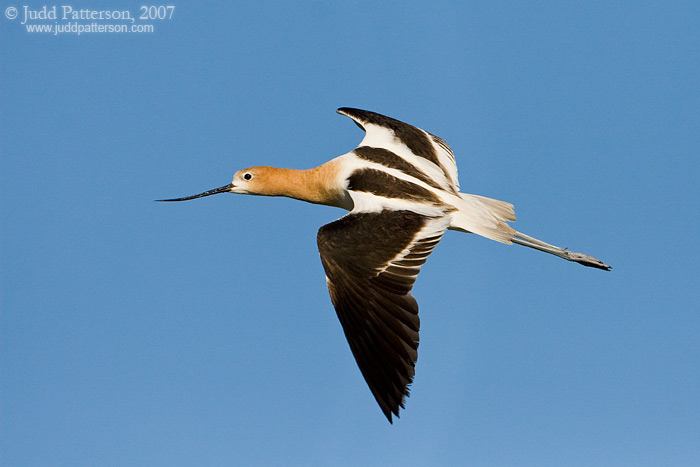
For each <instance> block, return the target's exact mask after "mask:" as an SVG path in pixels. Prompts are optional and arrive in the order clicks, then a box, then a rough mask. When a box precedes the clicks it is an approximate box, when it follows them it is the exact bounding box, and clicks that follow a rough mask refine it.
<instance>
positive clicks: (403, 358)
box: [159, 108, 610, 422]
mask: <svg viewBox="0 0 700 467" xmlns="http://www.w3.org/2000/svg"><path fill="white" fill-rule="evenodd" d="M338 113H340V114H342V115H346V116H348V117H350V118H352V119H353V120H354V121H355V123H356V124H357V125H358V126H359V127H360V128H362V129H363V130H364V131H365V133H366V134H365V137H364V139H363V140H362V142H361V143H360V145H359V146H358V147H357V149H355V150H354V151H351V152H349V153H347V154H345V155H342V156H340V157H337V158H335V159H333V160H331V161H329V162H326V163H325V164H323V165H321V166H319V167H316V168H314V169H308V170H293V169H278V168H275V167H251V168H248V169H244V170H239V171H238V172H236V173H235V175H234V176H233V182H231V183H230V184H228V185H226V186H222V187H220V188H216V189H214V190H210V191H206V192H204V193H200V194H198V195H194V196H188V197H186V198H175V199H166V200H159V201H185V200H188V199H195V198H201V197H203V196H209V195H215V194H217V193H240V194H247V195H263V196H287V197H289V198H295V199H299V200H302V201H308V202H310V203H316V204H325V205H329V206H336V207H340V208H343V209H347V210H348V211H350V213H349V214H346V215H345V216H343V217H341V218H340V219H338V220H336V221H334V222H331V223H330V224H328V225H324V226H323V227H321V228H320V229H319V231H318V249H319V251H320V253H321V262H322V263H323V268H324V269H325V272H326V282H327V284H328V289H329V291H330V296H331V301H332V302H333V306H334V307H335V310H336V312H337V314H338V318H339V319H340V323H341V325H342V326H343V331H344V332H345V337H346V338H347V340H348V343H349V344H350V349H351V350H352V353H353V355H354V356H355V360H356V361H357V365H358V366H359V367H360V371H361V372H362V375H363V376H364V378H365V381H366V382H367V384H368V385H369V388H370V390H371V391H372V394H373V395H374V397H375V399H376V400H377V402H378V403H379V406H380V407H381V409H382V411H383V412H384V415H386V417H387V418H388V419H389V422H392V418H391V415H392V413H393V414H394V415H396V416H398V415H399V407H401V408H403V407H404V399H405V397H406V396H408V392H409V391H408V386H409V385H410V384H411V382H412V381H413V375H414V374H415V363H416V360H417V358H418V329H419V327H420V320H419V319H418V304H417V303H416V300H415V299H414V298H413V296H412V295H411V293H410V291H411V288H412V287H413V283H414V282H415V280H416V276H417V275H418V273H419V271H420V267H421V265H422V264H423V263H425V260H426V259H427V258H428V255H429V254H430V253H431V252H432V251H433V248H435V246H436V245H437V244H438V242H439V241H440V239H441V238H442V236H443V235H444V233H445V231H446V230H458V231H461V232H467V233H475V234H478V235H481V236H484V237H487V238H490V239H492V240H496V241H499V242H502V243H507V244H510V243H517V244H519V245H524V246H527V247H530V248H534V249H537V250H540V251H544V252H546V253H550V254H553V255H556V256H558V257H560V258H564V259H566V260H569V261H575V262H577V263H580V264H583V265H584V266H591V267H594V268H599V269H605V270H610V266H608V265H607V264H605V263H603V262H602V261H599V260H597V259H595V258H593V257H592V256H589V255H585V254H582V253H574V252H571V251H569V250H567V249H565V248H560V247H557V246H553V245H550V244H548V243H545V242H542V241H540V240H537V239H535V238H532V237H529V236H527V235H524V234H522V233H520V232H516V231H515V230H513V229H512V228H511V227H510V226H509V225H508V224H507V223H506V222H509V221H510V222H512V221H515V213H514V211H513V205H512V204H510V203H506V202H504V201H498V200H495V199H491V198H485V197H483V196H477V195H470V194H466V193H461V192H460V191H459V183H458V181H457V164H456V162H455V158H454V155H453V154H452V150H451V149H450V147H449V146H448V145H447V143H445V141H443V140H442V139H441V138H438V137H437V136H435V135H432V134H430V133H428V132H426V131H423V130H421V129H419V128H416V127H414V126H411V125H408V124H406V123H403V122H400V121H398V120H395V119H393V118H389V117H385V116H383V115H380V114H377V113H374V112H368V111H366V110H358V109H350V108H341V109H338Z"/></svg>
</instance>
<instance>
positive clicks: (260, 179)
mask: <svg viewBox="0 0 700 467" xmlns="http://www.w3.org/2000/svg"><path fill="white" fill-rule="evenodd" d="M279 170H280V169H275V168H274V167H249V168H247V169H243V170H239V171H238V172H236V173H235V174H234V175H233V181H232V182H231V183H229V184H228V185H224V186H222V187H219V188H214V189H213V190H209V191H205V192H204V193H199V194H197V195H192V196H186V197H184V198H172V199H159V200H157V201H187V200H190V199H196V198H203V197H204V196H210V195H217V194H219V193H238V194H242V195H267V196H276V195H277V194H278V193H277V192H276V190H275V187H276V185H277V183H276V182H277V178H278V176H279V174H278V171H279Z"/></svg>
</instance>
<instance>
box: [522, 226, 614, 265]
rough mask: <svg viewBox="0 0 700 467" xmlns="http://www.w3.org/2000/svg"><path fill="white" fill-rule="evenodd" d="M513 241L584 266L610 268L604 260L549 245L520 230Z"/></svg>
mask: <svg viewBox="0 0 700 467" xmlns="http://www.w3.org/2000/svg"><path fill="white" fill-rule="evenodd" d="M513 243H517V244H518V245H523V246H526V247H529V248H534V249H535V250H540V251H544V252H545V253H549V254H551V255H555V256H558V257H560V258H563V259H565V260H567V261H575V262H577V263H579V264H583V265H584V266H589V267H592V268H598V269H604V270H606V271H609V270H610V269H612V268H611V267H610V266H608V265H607V264H605V263H604V262H602V261H600V260H599V259H596V258H594V257H592V256H589V255H586V254H583V253H574V252H573V251H569V250H567V249H566V248H561V247H558V246H554V245H550V244H549V243H545V242H543V241H542V240H537V239H536V238H533V237H530V236H529V235H525V234H524V233H521V232H516V233H515V236H514V237H513Z"/></svg>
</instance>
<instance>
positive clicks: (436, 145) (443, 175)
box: [338, 107, 459, 192]
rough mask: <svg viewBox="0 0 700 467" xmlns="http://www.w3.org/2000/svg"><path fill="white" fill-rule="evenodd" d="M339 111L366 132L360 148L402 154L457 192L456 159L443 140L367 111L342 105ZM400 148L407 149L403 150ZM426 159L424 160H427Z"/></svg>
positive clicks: (450, 189) (447, 188) (445, 186)
mask: <svg viewBox="0 0 700 467" xmlns="http://www.w3.org/2000/svg"><path fill="white" fill-rule="evenodd" d="M338 113H339V114H341V115H346V116H348V117H350V118H352V119H353V120H354V121H355V123H356V124H357V125H358V126H359V127H360V128H362V129H363V130H364V131H365V133H366V135H365V138H364V139H363V140H362V142H361V143H360V147H363V146H368V147H375V148H384V149H388V150H389V151H392V152H394V153H396V154H398V155H399V156H402V157H404V159H406V160H407V161H408V162H409V163H411V164H413V165H415V166H416V167H417V168H419V169H421V170H423V171H424V172H425V173H426V175H428V176H429V177H431V178H433V179H435V180H436V181H438V183H440V182H442V183H440V185H443V188H444V189H446V190H448V191H455V192H456V191H458V189H459V180H458V178H457V162H456V161H455V156H454V154H453V153H452V149H450V147H449V146H448V145H447V143H446V142H445V141H444V140H443V139H442V138H439V137H437V136H435V135H433V134H430V133H428V132H427V131H424V130H421V129H420V128H416V127H414V126H412V125H409V124H407V123H403V122H401V121H399V120H396V119H393V118H390V117H386V116H384V115H380V114H378V113H375V112H370V111H367V110H360V109H351V108H348V107H342V108H340V109H338ZM402 146H403V147H405V148H406V150H402V149H403V148H402ZM426 162H427V163H426Z"/></svg>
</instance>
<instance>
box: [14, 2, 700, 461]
mask: <svg viewBox="0 0 700 467" xmlns="http://www.w3.org/2000/svg"><path fill="white" fill-rule="evenodd" d="M30 3H31V4H30V5H28V6H29V7H30V9H32V8H33V9H37V8H40V7H42V6H44V5H47V6H48V7H49V8H50V7H52V6H54V5H56V6H58V14H59V15H60V14H61V8H60V7H61V6H62V5H63V3H50V2H47V3H40V2H30ZM172 4H173V5H174V6H175V10H174V14H173V17H172V18H171V19H168V20H161V21H152V22H149V21H141V20H137V21H135V24H146V23H148V24H151V23H152V24H154V26H155V30H154V32H152V33H141V34H137V33H133V34H131V33H124V34H107V33H103V34H100V33H84V34H81V35H79V36H78V35H77V34H61V35H58V36H56V35H52V34H46V33H44V34H41V33H36V32H35V33H31V32H28V31H27V29H26V25H22V24H21V22H22V15H23V8H22V7H23V5H22V4H19V3H11V2H7V1H5V0H3V1H2V2H0V5H1V8H0V13H1V14H2V16H0V60H1V62H0V157H1V159H0V164H1V165H0V182H1V188H0V190H1V200H0V209H1V211H0V214H1V220H0V223H1V225H0V228H1V234H2V236H1V248H2V250H1V252H0V261H1V267H2V276H1V287H2V289H1V292H2V295H1V298H0V305H1V307H2V314H1V322H0V338H1V341H0V362H1V368H0V372H1V373H0V376H1V381H0V401H1V404H2V407H1V412H0V416H1V428H2V431H1V433H0V435H1V441H0V447H1V451H0V456H1V457H0V462H1V463H2V465H3V466H8V467H10V466H58V465H70V466H126V465H128V466H154V465H168V466H200V465H211V466H219V465H220V466H226V465H348V466H351V465H382V466H386V465H401V466H406V465H480V466H488V465H493V466H507V465H518V466H522V465H533V466H534V465H537V466H543V465H544V466H547V465H581V466H584V465H585V466H592V465H614V466H619V465H635V466H639V465H680V466H684V465H698V464H700V371H699V370H700V274H699V273H698V263H699V262H700V254H699V248H698V246H697V239H696V237H697V235H698V232H699V231H700V221H699V218H700V216H699V215H698V213H699V212H700V188H699V186H698V179H699V178H700V110H699V109H700V58H699V57H700V4H699V3H698V2H671V3H669V2H575V3H574V2H567V3H564V2H538V3H534V4H532V3H530V2H498V3H496V2H433V3H432V4H431V6H425V5H420V4H417V3H414V2H406V1H401V2H391V3H386V2H373V6H371V7H369V6H366V5H365V4H364V2H337V3H336V4H333V3H329V2H322V1H315V2H308V3H304V4H296V5H292V4H288V5H285V6H280V5H278V2H246V3H241V2H224V1H218V2H215V1H212V2H183V1H175V2H173V3H172ZM72 5H73V7H74V8H86V7H89V8H91V9H94V10H100V9H105V8H107V7H108V5H109V8H110V9H113V8H114V9H120V10H121V9H128V10H130V11H131V13H132V15H133V16H136V17H137V16H139V15H140V13H141V12H140V9H139V5H140V4H139V3H136V2H133V1H131V0H120V1H112V2H103V1H94V2H78V3H74V4H72ZM253 5H254V6H253ZM12 6H14V7H16V8H17V11H18V17H17V18H15V19H9V18H8V13H7V8H9V7H12ZM28 23H29V24H39V23H42V22H41V21H38V20H37V21H33V22H32V21H29V22H28ZM43 23H45V24H49V25H51V24H55V23H59V24H66V23H67V21H53V20H47V21H44V22H43ZM43 23H42V24H43ZM88 23H89V21H83V22H81V24H88ZM97 23H98V24H107V23H109V22H107V21H104V20H102V21H97ZM116 23H118V22H116ZM129 24H131V23H129ZM341 106H352V107H359V108H364V109H369V110H374V111H377V112H380V113H384V114H387V115H390V116H393V117H396V118H399V119H401V120H404V121H407V122H409V123H412V124H415V125H417V126H420V127H421V128H424V129H426V130H428V131H430V132H432V133H435V134H437V135H439V136H441V137H443V138H444V139H445V140H447V142H448V143H449V144H450V145H451V146H452V148H453V149H454V152H455V154H456V156H457V160H458V163H459V167H460V180H461V184H462V189H463V190H464V191H466V192H472V193H478V194H482V195H485V196H491V197H495V198H499V199H504V200H507V201H510V202H512V203H514V204H515V206H516V213H517V215H518V219H519V220H518V222H517V223H516V224H515V227H516V228H517V229H518V230H522V231H523V232H525V233H528V234H530V235H534V236H536V237H539V238H542V239H543V240H546V241H549V242H552V243H555V244H558V245H561V246H567V247H570V248H572V249H574V250H575V251H583V252H586V253H590V254H592V255H594V256H597V257H599V258H601V259H603V260H604V261H605V262H607V263H608V264H611V265H612V266H613V267H614V269H613V271H612V272H609V273H606V272H603V271H599V270H594V269H589V268H583V267H581V266H579V265H576V264H574V263H568V262H565V261H563V260H560V259H557V258H554V257H552V256H549V255H545V254H542V253H539V252H535V251H533V250H529V249H525V248H522V247H517V246H504V245H501V244H498V243H495V242H492V241H488V240H485V239H482V238H478V237H476V236H470V235H465V234H459V233H456V232H450V233H448V235H446V237H445V238H444V240H443V241H442V243H441V244H440V245H439V246H438V248H437V249H436V251H435V252H434V253H433V255H432V256H431V257H430V259H429V261H428V263H427V264H426V265H425V267H424V268H423V272H422V273H421V275H420V277H419V279H418V282H417V284H416V287H415V288H414V295H415V296H416V297H417V299H418V300H419V303H420V304H421V317H422V329H421V346H420V353H419V359H418V364H417V368H416V370H417V371H416V378H415V381H414V384H413V386H412V391H411V397H410V398H409V399H408V400H407V405H406V410H405V411H403V412H402V415H401V418H400V419H399V420H397V421H396V422H395V423H394V425H389V424H388V423H387V421H386V420H385V418H384V416H383V415H382V414H381V412H380V410H379V408H378V406H377V404H376V403H375V402H374V400H373V398H372V395H371V393H370V391H369V389H368V388H367V386H366V385H365V382H364V381H363V379H362V376H361V374H360V372H359V370H358V369H357V367H356V365H355V362H354V360H353V357H352V355H351V353H350V350H349V348H348V345H347V343H346V341H345V337H344V336H343V333H342V330H341V327H340V324H339V322H338V320H337V318H336V316H335V312H334V310H333V308H332V306H331V303H330V300H329V297H328V292H327V290H326V285H325V280H324V275H323V270H322V267H321V263H320V260H319V257H318V252H317V249H316V231H317V230H318V228H319V227H320V226H321V225H323V224H326V223H328V222H330V221H332V220H334V219H336V218H338V217H339V216H341V215H342V214H343V212H342V211H340V210H338V209H334V208H328V207H322V206H314V205H309V204H304V203H300V202H297V201H293V200H287V199H270V198H260V197H244V196H234V195H219V196H217V197H212V198H206V199H201V200H196V201H191V202H188V203H174V204H162V203H154V202H153V201H152V200H154V199H159V198H164V197H176V196H185V195H189V194H193V193H199V192H201V191H204V190H207V189H211V188H215V187H218V186H221V185H225V184H227V183H229V181H230V179H231V177H232V175H233V173H234V172H235V171H236V170H238V169H240V168H243V167H247V166H250V165H276V166H282V167H295V168H309V167H313V166H316V165H319V164H321V163H323V162H325V161H326V160H328V159H330V158H332V157H335V156H338V155H340V154H343V153H345V152H348V151H350V150H352V149H353V148H355V146H356V145H357V144H358V143H359V141H360V140H361V139H362V136H363V134H362V132H361V131H360V130H359V129H358V128H357V127H356V126H355V125H354V124H353V123H352V121H351V120H349V119H348V118H346V117H342V116H339V115H336V114H335V109H336V108H337V107H341Z"/></svg>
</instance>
